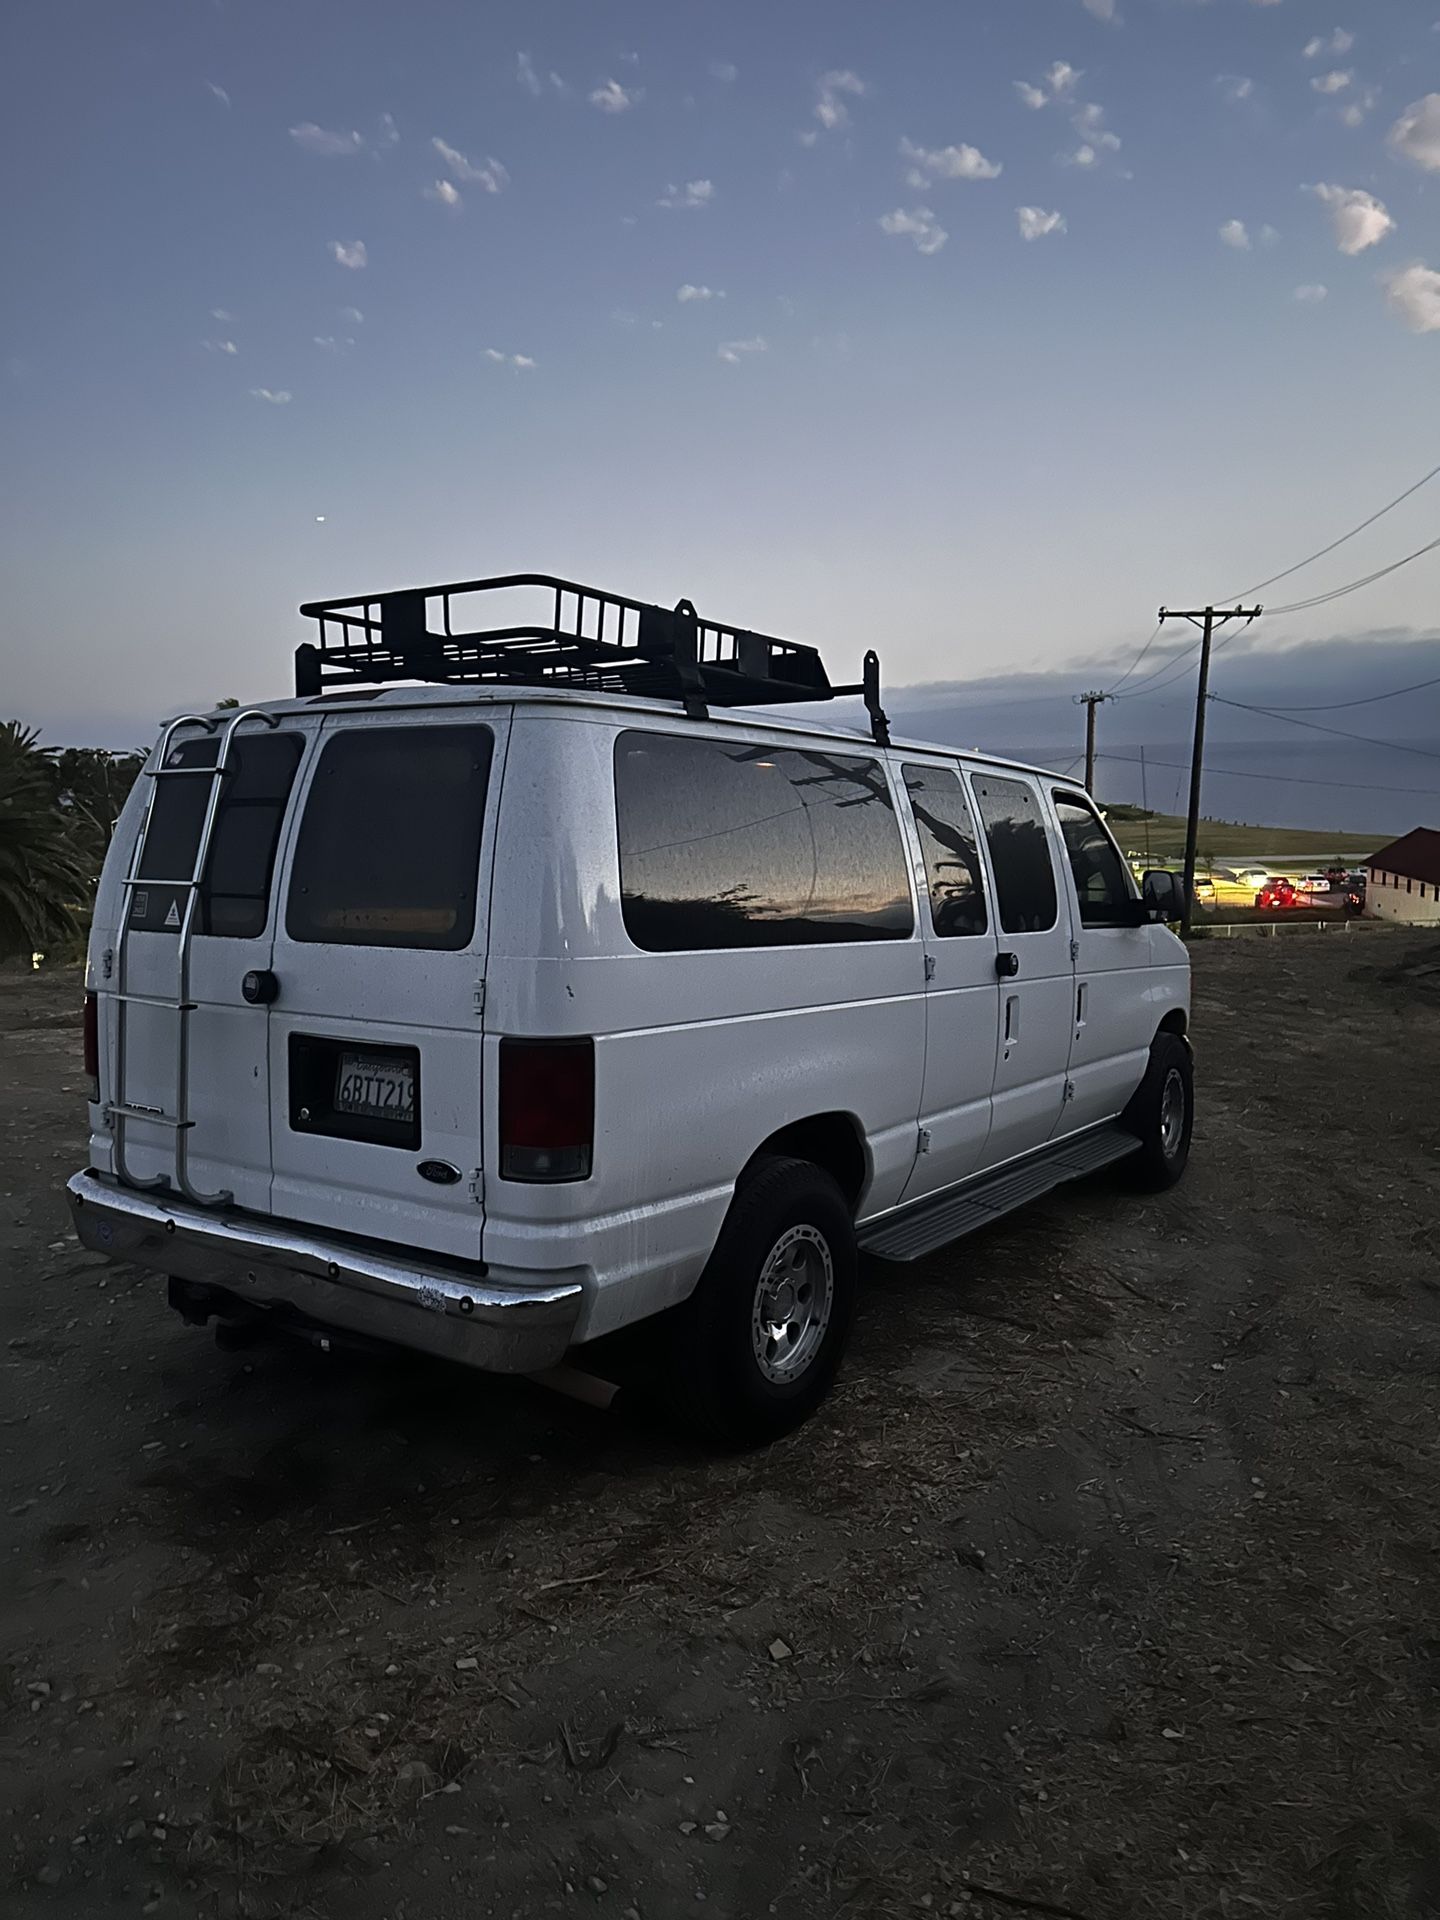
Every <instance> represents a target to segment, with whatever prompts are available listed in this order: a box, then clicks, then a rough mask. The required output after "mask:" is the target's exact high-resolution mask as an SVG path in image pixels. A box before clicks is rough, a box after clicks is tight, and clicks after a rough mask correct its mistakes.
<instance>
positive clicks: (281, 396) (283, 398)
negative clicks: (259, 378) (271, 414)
mask: <svg viewBox="0 0 1440 1920" xmlns="http://www.w3.org/2000/svg"><path fill="white" fill-rule="evenodd" d="M250 398H251V399H252V400H264V401H265V402H266V403H267V404H268V405H270V406H272V407H288V406H289V404H290V395H289V394H288V393H286V391H285V389H284V388H283V387H281V388H278V389H276V388H274V387H251V389H250Z"/></svg>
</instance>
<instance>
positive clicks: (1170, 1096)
mask: <svg viewBox="0 0 1440 1920" xmlns="http://www.w3.org/2000/svg"><path fill="white" fill-rule="evenodd" d="M1121 1125H1122V1126H1126V1127H1128V1128H1129V1129H1130V1131H1131V1132H1132V1133H1134V1134H1136V1135H1137V1136H1138V1138H1139V1141H1140V1145H1139V1148H1138V1149H1137V1151H1136V1152H1135V1153H1134V1154H1133V1155H1132V1156H1131V1157H1130V1158H1129V1159H1127V1160H1126V1162H1125V1165H1126V1167H1127V1169H1128V1170H1129V1171H1130V1173H1131V1174H1132V1175H1133V1176H1134V1179H1135V1181H1136V1184H1137V1185H1139V1186H1141V1187H1145V1188H1147V1189H1148V1190H1149V1191H1150V1192H1152V1193H1161V1192H1163V1191H1164V1190H1165V1188H1166V1187H1173V1186H1174V1185H1175V1182H1176V1181H1177V1180H1178V1179H1179V1178H1180V1176H1181V1174H1183V1173H1184V1171H1185V1165H1186V1162H1187V1161H1188V1160H1189V1158H1190V1136H1191V1133H1192V1132H1193V1130H1194V1126H1195V1063H1194V1060H1193V1059H1192V1057H1191V1053H1190V1049H1189V1047H1188V1046H1187V1045H1186V1044H1185V1042H1184V1041H1183V1040H1182V1039H1181V1038H1180V1036H1179V1034H1178V1033H1157V1034H1156V1036H1155V1039H1154V1041H1153V1042H1152V1044H1151V1047H1150V1062H1149V1065H1148V1066H1147V1067H1146V1069H1145V1078H1144V1079H1143V1080H1142V1081H1141V1082H1140V1085H1139V1086H1138V1087H1137V1088H1136V1090H1135V1095H1134V1098H1133V1099H1132V1100H1131V1102H1130V1104H1129V1106H1128V1107H1127V1108H1126V1109H1125V1112H1124V1115H1123V1116H1122V1119H1121Z"/></svg>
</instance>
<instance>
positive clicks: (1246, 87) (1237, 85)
mask: <svg viewBox="0 0 1440 1920" xmlns="http://www.w3.org/2000/svg"><path fill="white" fill-rule="evenodd" d="M1215 84H1216V86H1217V87H1219V89H1220V91H1221V93H1222V94H1223V96H1224V98H1225V100H1226V102H1227V104H1228V105H1230V106H1232V107H1238V106H1240V105H1241V104H1242V102H1244V101H1246V100H1248V99H1249V98H1250V97H1251V95H1252V94H1253V93H1254V91H1255V82H1254V81H1253V80H1251V79H1248V78H1247V77H1246V75H1244V74H1243V73H1221V74H1217V75H1216V77H1215Z"/></svg>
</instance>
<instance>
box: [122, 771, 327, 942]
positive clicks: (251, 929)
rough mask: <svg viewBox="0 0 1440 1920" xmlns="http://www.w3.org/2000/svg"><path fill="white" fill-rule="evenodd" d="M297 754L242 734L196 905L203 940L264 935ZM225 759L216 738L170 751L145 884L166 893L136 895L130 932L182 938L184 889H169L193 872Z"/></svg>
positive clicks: (151, 828)
mask: <svg viewBox="0 0 1440 1920" xmlns="http://www.w3.org/2000/svg"><path fill="white" fill-rule="evenodd" d="M300 748H301V738H300V735H299V734H297V733H243V734H236V736H235V739H234V741H233V743H232V745H231V748H230V758H229V763H228V765H227V767H226V771H225V775H224V781H223V785H222V787H221V790H220V805H219V811H218V812H217V813H216V816H215V830H214V832H213V834H212V835H211V839H210V853H209V857H208V859H207V860H206V863H205V874H204V878H203V883H202V885H201V888H200V897H199V900H198V901H197V903H196V908H195V921H194V931H195V933H196V934H199V935H205V934H211V935H214V936H215V937H217V938H223V939H230V940H253V939H255V938H256V937H258V935H260V934H261V933H263V932H264V931H265V924H266V921H267V920H268V918H269V913H270V876H271V874H272V872H273V870H274V866H275V849H276V846H277V845H278V843H279V839H280V823H281V822H282V820H283V819H284V817H285V804H286V802H287V800H288V799H289V797H290V787H291V784H292V782H293V781H294V778H295V769H296V767H297V766H298V765H299V761H300ZM218 751H219V742H218V740H217V739H216V738H215V736H214V735H213V734H207V735H205V736H204V737H202V738H199V739H188V740H182V741H180V742H179V743H178V744H177V745H176V746H174V747H172V748H171V750H170V756H169V759H168V761H167V763H166V764H167V766H168V767H169V768H170V769H172V771H170V772H167V773H165V774H164V775H162V776H161V777H160V778H159V779H158V780H157V781H156V791H155V803H154V806H153V807H152V808H151V812H150V822H149V825H148V826H147V828H146V831H145V845H144V848H143V849H142V851H141V855H140V867H139V875H138V877H139V878H140V879H142V880H153V881H156V882H158V883H159V884H157V885H155V886H152V887H145V888H137V889H136V891H135V894H134V904H133V906H132V908H131V914H130V924H131V926H132V927H138V928H142V929H145V930H147V931H151V932H170V933H178V931H179V928H180V921H181V918H182V916H183V914H184V911H185V897H186V891H187V889H186V888H184V887H183V886H180V887H176V886H166V885H165V884H164V883H165V882H166V881H182V882H183V881H187V880H189V878H190V876H191V873H192V872H193V870H194V866H195V856H196V854H197V853H198V851H199V847H200V831H201V827H202V826H203V824H204V819H205V809H206V806H207V805H208V804H209V800H210V789H211V784H212V779H213V776H212V773H211V771H210V770H211V769H212V768H213V767H214V765H215V756H216V753H217V752H218Z"/></svg>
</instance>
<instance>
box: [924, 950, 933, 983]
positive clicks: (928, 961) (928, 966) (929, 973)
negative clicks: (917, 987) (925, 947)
mask: <svg viewBox="0 0 1440 1920" xmlns="http://www.w3.org/2000/svg"><path fill="white" fill-rule="evenodd" d="M925 978H926V979H927V980H933V979H934V978H935V956H934V954H933V953H927V954H926V956H925Z"/></svg>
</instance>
